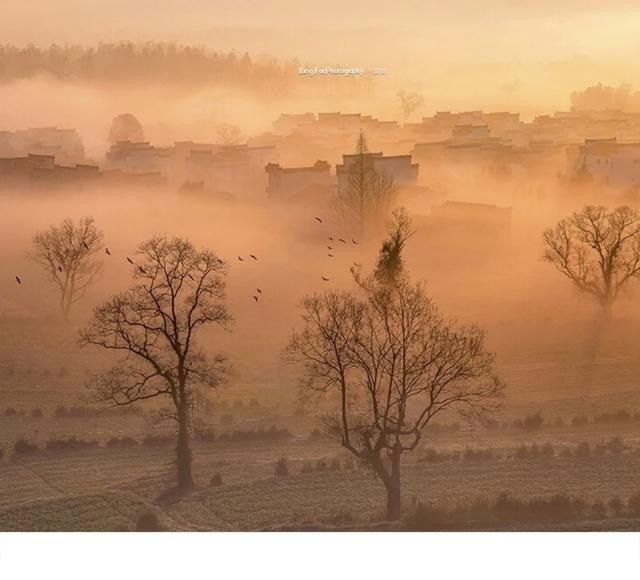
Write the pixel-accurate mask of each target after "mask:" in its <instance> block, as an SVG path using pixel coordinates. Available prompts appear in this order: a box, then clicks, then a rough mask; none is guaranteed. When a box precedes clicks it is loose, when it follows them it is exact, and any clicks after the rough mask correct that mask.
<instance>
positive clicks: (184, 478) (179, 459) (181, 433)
mask: <svg viewBox="0 0 640 580" xmlns="http://www.w3.org/2000/svg"><path fill="white" fill-rule="evenodd" d="M192 461H193V458H192V456H191V437H190V434H189V416H188V412H187V409H185V408H181V409H178V445H177V447H176V464H177V467H178V489H180V490H181V491H189V490H191V489H193V487H194V484H193V474H192V472H191V464H192Z"/></svg>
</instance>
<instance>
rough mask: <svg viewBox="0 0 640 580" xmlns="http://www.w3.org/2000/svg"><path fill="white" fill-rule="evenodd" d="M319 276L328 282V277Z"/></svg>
mask: <svg viewBox="0 0 640 580" xmlns="http://www.w3.org/2000/svg"><path fill="white" fill-rule="evenodd" d="M321 278H322V279H323V280H324V281H325V282H329V278H325V277H324V276H321Z"/></svg>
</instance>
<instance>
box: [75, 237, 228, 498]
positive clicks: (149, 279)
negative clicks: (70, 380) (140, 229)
mask: <svg viewBox="0 0 640 580" xmlns="http://www.w3.org/2000/svg"><path fill="white" fill-rule="evenodd" d="M137 256H138V258H139V259H138V265H137V266H135V271H134V277H135V279H136V282H137V283H136V284H135V285H134V286H133V287H132V288H130V289H129V290H127V291H125V292H124V293H122V294H119V295H117V296H115V297H113V298H112V299H111V300H109V301H108V302H106V303H105V304H103V305H102V306H100V307H99V308H97V309H96V310H95V312H94V317H93V320H92V321H91V323H90V324H89V326H88V327H87V328H86V329H85V330H83V331H82V332H81V338H80V342H81V344H83V345H97V346H100V347H102V348H105V349H109V350H115V351H122V352H123V353H124V354H125V357H124V359H123V360H122V361H121V362H120V363H119V364H118V365H116V366H115V367H114V368H113V369H111V370H110V371H109V372H107V373H105V374H103V375H100V376H98V377H97V378H96V380H95V384H94V385H93V386H94V388H95V391H96V393H97V398H98V399H99V400H100V401H103V402H105V403H108V404H109V405H111V406H126V405H131V404H133V403H135V402H138V401H145V400H149V399H156V398H160V399H166V400H168V401H170V403H171V404H172V406H173V409H174V410H175V413H174V414H173V419H175V421H176V426H177V446H176V457H177V481H178V489H179V490H181V491H184V490H189V489H191V488H192V487H193V475H192V468H191V464H192V456H191V429H192V413H193V406H194V396H195V394H196V392H197V390H198V389H202V388H204V387H213V386H215V385H216V384H217V383H218V381H219V379H220V373H221V372H224V358H223V357H222V356H220V355H217V356H214V357H210V356H207V355H206V354H205V352H204V351H203V350H201V349H200V348H198V345H197V341H196V336H197V334H198V332H199V331H200V330H201V329H202V328H203V327H205V326H209V325H219V326H222V327H226V325H227V324H228V323H229V322H230V321H231V316H230V314H229V313H228V311H227V308H226V306H225V304H224V301H223V300H224V290H225V275H226V272H227V266H226V264H225V263H224V262H223V261H222V260H221V259H220V258H218V257H217V256H216V254H215V253H214V252H211V251H207V250H202V251H198V250H196V249H195V248H194V246H193V245H192V244H191V243H190V242H189V241H188V240H184V239H181V238H175V239H171V240H169V239H167V238H163V237H156V238H152V239H150V240H148V241H146V242H144V243H142V244H141V245H140V247H139V249H138V251H137Z"/></svg>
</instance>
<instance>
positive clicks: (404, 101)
mask: <svg viewBox="0 0 640 580" xmlns="http://www.w3.org/2000/svg"><path fill="white" fill-rule="evenodd" d="M398 100H399V101H400V109H401V110H402V122H403V123H406V122H407V119H409V117H411V115H413V113H415V112H416V111H417V110H418V109H420V108H421V107H422V106H423V105H424V97H423V96H422V95H419V94H418V93H414V92H411V91H400V92H398Z"/></svg>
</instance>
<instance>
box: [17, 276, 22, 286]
mask: <svg viewBox="0 0 640 580" xmlns="http://www.w3.org/2000/svg"><path fill="white" fill-rule="evenodd" d="M16 282H17V283H18V284H22V280H20V277H19V276H16Z"/></svg>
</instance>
